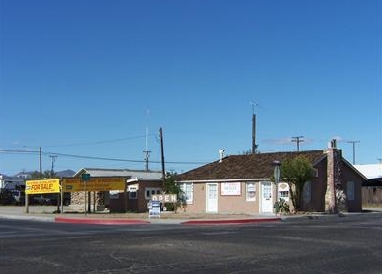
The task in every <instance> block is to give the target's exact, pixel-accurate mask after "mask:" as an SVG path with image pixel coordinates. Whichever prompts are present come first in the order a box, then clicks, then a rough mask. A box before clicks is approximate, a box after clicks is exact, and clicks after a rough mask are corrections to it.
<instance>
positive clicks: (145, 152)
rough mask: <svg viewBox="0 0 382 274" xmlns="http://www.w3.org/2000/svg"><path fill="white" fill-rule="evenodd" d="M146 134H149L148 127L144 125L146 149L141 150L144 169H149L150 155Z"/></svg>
mask: <svg viewBox="0 0 382 274" xmlns="http://www.w3.org/2000/svg"><path fill="white" fill-rule="evenodd" d="M148 135H149V129H148V127H146V149H145V150H144V151H143V153H144V158H143V159H144V160H145V170H146V171H149V157H150V152H151V150H149V148H148Z"/></svg>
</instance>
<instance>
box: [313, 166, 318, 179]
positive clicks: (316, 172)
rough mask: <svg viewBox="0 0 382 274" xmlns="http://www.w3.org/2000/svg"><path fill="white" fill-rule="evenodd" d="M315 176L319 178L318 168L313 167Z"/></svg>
mask: <svg viewBox="0 0 382 274" xmlns="http://www.w3.org/2000/svg"><path fill="white" fill-rule="evenodd" d="M313 177H316V178H318V168H313Z"/></svg>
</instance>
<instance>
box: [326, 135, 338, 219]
mask: <svg viewBox="0 0 382 274" xmlns="http://www.w3.org/2000/svg"><path fill="white" fill-rule="evenodd" d="M326 154H327V157H326V158H327V179H326V193H325V211H326V212H329V213H338V207H337V199H336V184H338V180H339V178H338V172H337V171H338V164H339V158H341V153H340V151H338V150H337V141H336V140H335V139H333V140H331V141H330V144H329V148H328V150H327V151H326Z"/></svg>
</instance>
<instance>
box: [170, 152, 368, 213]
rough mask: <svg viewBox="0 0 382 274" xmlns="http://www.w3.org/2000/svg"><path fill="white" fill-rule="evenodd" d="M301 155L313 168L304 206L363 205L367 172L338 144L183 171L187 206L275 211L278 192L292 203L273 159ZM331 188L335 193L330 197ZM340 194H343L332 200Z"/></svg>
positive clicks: (306, 208) (227, 159) (351, 207)
mask: <svg viewBox="0 0 382 274" xmlns="http://www.w3.org/2000/svg"><path fill="white" fill-rule="evenodd" d="M297 156H304V157H306V158H307V159H308V160H309V161H310V163H311V164H312V166H313V168H314V170H315V174H314V177H313V178H312V179H311V180H310V181H308V182H306V183H305V185H304V188H303V194H302V196H303V204H302V209H303V210H304V211H318V212H323V211H332V210H334V211H336V210H337V209H338V208H339V206H341V210H346V211H361V210H362V195H361V185H362V181H363V179H364V177H363V175H362V174H361V173H359V172H358V171H357V170H356V169H354V168H353V166H352V165H351V164H350V163H349V162H347V161H346V160H345V159H343V158H342V155H341V151H340V150H337V149H336V148H330V149H328V150H326V151H322V150H311V151H302V152H276V153H256V154H251V155H232V156H227V157H224V158H222V159H220V160H219V161H216V162H213V163H210V164H207V165H204V166H202V167H199V168H196V169H194V170H191V171H189V172H186V173H184V174H181V175H180V176H178V178H177V182H178V184H179V185H180V186H181V188H182V190H183V193H184V199H185V200H186V206H185V208H184V210H186V211H188V212H195V213H247V214H258V213H262V214H271V213H273V212H274V204H275V202H276V200H277V199H276V197H278V198H282V199H284V200H285V201H286V202H287V203H289V204H290V205H291V201H290V189H289V185H288V184H287V182H284V181H283V180H282V178H281V180H280V181H279V182H278V184H277V187H276V185H275V182H274V181H275V180H274V169H275V167H274V165H273V163H274V162H275V161H278V162H281V164H282V162H283V161H285V160H287V159H292V158H294V157H297ZM330 189H332V192H333V193H331V194H330V195H329V196H328V194H327V192H328V191H329V192H330ZM276 192H277V194H276ZM276 195H277V196H276ZM336 196H339V197H340V199H336V198H335V199H331V197H336ZM342 198H345V200H343V199H342ZM337 200H338V201H337ZM333 203H334V204H333Z"/></svg>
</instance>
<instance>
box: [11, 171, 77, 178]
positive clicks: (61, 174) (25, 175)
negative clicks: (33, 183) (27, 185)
mask: <svg viewBox="0 0 382 274" xmlns="http://www.w3.org/2000/svg"><path fill="white" fill-rule="evenodd" d="M35 172H37V171H22V172H19V173H17V174H16V175H14V177H18V178H20V177H21V178H24V179H30V178H31V176H32V174H33V173H35ZM54 174H55V175H56V177H58V178H61V177H73V175H74V174H76V172H74V171H73V170H71V169H66V170H62V171H57V172H55V173H54Z"/></svg>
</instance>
